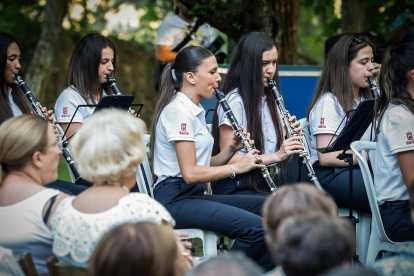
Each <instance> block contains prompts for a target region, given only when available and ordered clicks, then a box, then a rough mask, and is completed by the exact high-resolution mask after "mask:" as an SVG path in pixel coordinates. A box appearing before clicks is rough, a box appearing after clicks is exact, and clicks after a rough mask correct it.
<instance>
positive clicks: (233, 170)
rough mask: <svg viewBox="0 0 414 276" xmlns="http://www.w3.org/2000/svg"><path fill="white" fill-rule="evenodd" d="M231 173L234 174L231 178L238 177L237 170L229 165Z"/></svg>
mask: <svg viewBox="0 0 414 276" xmlns="http://www.w3.org/2000/svg"><path fill="white" fill-rule="evenodd" d="M229 166H230V168H231V171H232V172H233V173H232V174H231V176H230V178H235V177H236V170H235V169H234V167H233V165H232V164H229Z"/></svg>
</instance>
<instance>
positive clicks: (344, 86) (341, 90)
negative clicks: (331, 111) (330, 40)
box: [306, 35, 375, 120]
mask: <svg viewBox="0 0 414 276" xmlns="http://www.w3.org/2000/svg"><path fill="white" fill-rule="evenodd" d="M367 46H370V47H371V48H372V51H373V52H375V48H374V45H373V44H372V43H371V42H370V41H369V39H368V38H367V37H355V36H353V35H346V36H343V37H341V38H340V39H339V40H338V42H336V43H335V45H334V46H333V47H332V49H331V50H330V51H329V53H328V56H327V58H326V61H325V64H324V66H323V69H322V75H321V77H320V79H319V83H318V87H317V88H316V92H315V95H314V96H313V99H312V101H311V103H310V105H309V107H308V111H307V113H306V118H307V119H308V120H309V114H310V112H311V111H312V108H313V107H314V106H315V105H316V103H317V102H318V101H319V99H320V98H321V97H322V96H323V95H324V94H325V93H329V92H330V93H332V95H334V96H335V97H336V100H337V101H338V103H339V104H340V105H341V107H342V109H343V111H344V112H347V111H348V110H351V109H354V108H355V97H354V93H353V90H352V82H351V77H350V75H349V65H350V63H351V61H352V60H353V59H354V58H355V57H356V56H357V55H358V52H359V51H360V50H361V49H363V48H365V47H367ZM359 91H360V93H361V95H362V96H363V97H364V98H365V99H369V98H372V94H371V90H370V89H369V88H368V87H367V88H360V89H359Z"/></svg>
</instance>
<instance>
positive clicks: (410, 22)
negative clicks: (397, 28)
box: [405, 17, 414, 27]
mask: <svg viewBox="0 0 414 276" xmlns="http://www.w3.org/2000/svg"><path fill="white" fill-rule="evenodd" d="M405 22H406V23H407V24H408V25H410V26H411V27H412V26H414V22H413V21H411V19H410V17H408V18H407V19H406V20H405Z"/></svg>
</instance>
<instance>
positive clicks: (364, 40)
mask: <svg viewBox="0 0 414 276" xmlns="http://www.w3.org/2000/svg"><path fill="white" fill-rule="evenodd" d="M354 41H355V42H358V43H362V42H370V41H371V40H370V39H369V38H368V37H367V36H359V37H358V36H354Z"/></svg>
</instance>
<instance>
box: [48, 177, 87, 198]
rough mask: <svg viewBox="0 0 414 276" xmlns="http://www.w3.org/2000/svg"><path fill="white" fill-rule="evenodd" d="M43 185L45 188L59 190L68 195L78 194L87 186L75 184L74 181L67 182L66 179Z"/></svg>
mask: <svg viewBox="0 0 414 276" xmlns="http://www.w3.org/2000/svg"><path fill="white" fill-rule="evenodd" d="M45 186H46V187H47V188H52V189H56V190H59V191H61V192H64V193H66V194H68V195H78V194H80V193H82V192H83V191H85V190H86V189H88V188H89V187H87V186H83V185H76V184H75V183H72V182H67V181H63V180H59V179H58V180H56V181H54V182H52V183H50V184H47V185H45Z"/></svg>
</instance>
